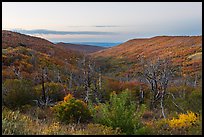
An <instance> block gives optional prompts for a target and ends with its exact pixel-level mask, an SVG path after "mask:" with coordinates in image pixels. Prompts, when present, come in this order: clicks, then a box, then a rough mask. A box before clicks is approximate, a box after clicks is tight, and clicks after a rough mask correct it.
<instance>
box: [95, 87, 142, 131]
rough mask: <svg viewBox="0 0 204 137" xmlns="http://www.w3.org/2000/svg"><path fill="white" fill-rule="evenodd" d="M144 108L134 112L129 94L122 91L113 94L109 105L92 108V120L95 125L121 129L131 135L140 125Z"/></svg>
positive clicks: (134, 107) (134, 106)
mask: <svg viewBox="0 0 204 137" xmlns="http://www.w3.org/2000/svg"><path fill="white" fill-rule="evenodd" d="M143 111H144V106H142V107H141V109H140V111H139V112H137V111H136V105H135V103H134V102H133V101H131V100H130V92H129V91H128V90H125V91H123V92H122V93H121V94H116V93H115V92H113V93H112V94H111V95H110V101H109V103H108V102H107V103H105V104H102V103H101V104H99V105H98V106H95V108H92V112H93V118H94V121H95V122H96V123H100V124H103V125H106V126H111V127H113V128H114V129H116V128H121V130H122V132H125V133H126V134H133V133H134V131H135V130H137V129H139V128H140V127H141V126H142V124H141V122H140V119H141V116H142V113H143Z"/></svg>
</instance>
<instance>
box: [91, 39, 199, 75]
mask: <svg viewBox="0 0 204 137" xmlns="http://www.w3.org/2000/svg"><path fill="white" fill-rule="evenodd" d="M91 55H92V56H93V57H94V58H98V59H99V58H104V59H114V60H123V61H124V60H125V61H129V62H131V64H133V66H132V67H131V69H132V70H133V69H136V64H135V63H137V62H139V60H140V59H141V57H143V58H146V59H158V58H161V59H164V58H171V59H172V61H173V62H174V63H175V64H177V65H181V66H182V67H183V72H184V73H187V74H188V73H192V74H193V73H195V72H198V71H201V66H202V65H201V63H202V36H157V37H153V38H146V39H132V40H129V41H127V42H125V43H123V44H120V45H118V46H115V47H112V48H109V49H105V50H102V51H98V52H95V53H93V54H91ZM193 55H196V57H192V56H193Z"/></svg>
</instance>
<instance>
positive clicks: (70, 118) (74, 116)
mask: <svg viewBox="0 0 204 137" xmlns="http://www.w3.org/2000/svg"><path fill="white" fill-rule="evenodd" d="M53 111H54V112H55V114H56V116H57V118H58V119H59V120H60V121H62V122H65V123H73V122H79V121H80V122H86V121H87V120H89V119H90V117H91V113H90V111H89V109H88V107H87V105H86V104H85V103H84V102H83V101H81V100H78V99H75V98H74V97H72V96H71V94H68V95H67V96H66V97H65V98H64V101H61V102H59V103H58V104H57V105H55V106H54V107H53Z"/></svg>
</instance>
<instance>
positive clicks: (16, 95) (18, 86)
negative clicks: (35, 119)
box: [3, 79, 36, 108]
mask: <svg viewBox="0 0 204 137" xmlns="http://www.w3.org/2000/svg"><path fill="white" fill-rule="evenodd" d="M32 87H33V83H32V82H31V81H27V80H24V79H22V80H19V79H7V80H6V81H5V82H4V84H3V103H4V105H5V106H8V107H10V108H15V107H21V106H23V105H26V104H32V100H33V99H36V94H35V92H34V90H33V88H32Z"/></svg>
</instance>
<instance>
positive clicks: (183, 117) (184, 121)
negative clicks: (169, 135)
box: [168, 111, 199, 128]
mask: <svg viewBox="0 0 204 137" xmlns="http://www.w3.org/2000/svg"><path fill="white" fill-rule="evenodd" d="M198 119H199V118H198V116H197V115H196V114H195V113H193V112H191V111H190V112H187V114H180V115H179V118H178V119H175V118H173V119H172V120H169V121H168V124H169V126H170V127H171V128H182V127H190V126H192V125H193V124H195V123H196V122H197V120H198Z"/></svg>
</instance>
